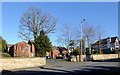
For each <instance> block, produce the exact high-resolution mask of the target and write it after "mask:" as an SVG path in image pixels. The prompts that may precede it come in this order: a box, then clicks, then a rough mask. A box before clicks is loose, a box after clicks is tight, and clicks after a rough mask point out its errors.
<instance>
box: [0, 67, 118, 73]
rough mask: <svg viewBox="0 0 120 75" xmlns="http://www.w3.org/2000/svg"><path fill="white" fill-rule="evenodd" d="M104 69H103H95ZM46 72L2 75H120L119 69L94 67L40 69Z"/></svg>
mask: <svg viewBox="0 0 120 75" xmlns="http://www.w3.org/2000/svg"><path fill="white" fill-rule="evenodd" d="M94 68H102V69H99V70H98V69H94ZM40 69H43V70H44V71H32V70H31V71H30V70H21V71H15V72H14V71H7V70H4V71H2V75H91V74H92V75H120V68H119V67H105V66H93V68H92V69H89V68H87V67H86V68H84V69H83V70H73V71H67V70H60V69H52V68H44V67H40Z"/></svg>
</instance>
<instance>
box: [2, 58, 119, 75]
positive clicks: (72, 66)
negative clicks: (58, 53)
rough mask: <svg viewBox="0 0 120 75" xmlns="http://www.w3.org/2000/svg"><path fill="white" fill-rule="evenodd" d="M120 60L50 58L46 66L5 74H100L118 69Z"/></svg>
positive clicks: (6, 73)
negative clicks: (80, 60) (83, 60)
mask: <svg viewBox="0 0 120 75" xmlns="http://www.w3.org/2000/svg"><path fill="white" fill-rule="evenodd" d="M119 68H120V62H118V61H117V62H116V61H112V62H110V61H109V62H108V61H105V62H103V61H97V62H95V61H94V62H91V61H89V62H64V61H61V60H60V59H50V60H49V59H48V60H47V64H46V65H45V66H39V67H34V68H26V69H21V70H19V71H12V72H11V71H10V72H4V73H3V75H48V74H49V75H61V74H62V75H74V74H84V75H88V74H90V73H91V74H93V75H96V74H99V73H101V72H107V71H112V70H118V69H119Z"/></svg>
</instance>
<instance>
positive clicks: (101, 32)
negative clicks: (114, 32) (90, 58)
mask: <svg viewBox="0 0 120 75" xmlns="http://www.w3.org/2000/svg"><path fill="white" fill-rule="evenodd" d="M104 35H106V34H105V30H104V29H103V28H102V27H101V25H98V26H97V27H96V36H97V37H98V40H99V50H100V54H101V50H102V48H101V37H102V36H104Z"/></svg>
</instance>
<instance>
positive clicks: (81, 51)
mask: <svg viewBox="0 0 120 75" xmlns="http://www.w3.org/2000/svg"><path fill="white" fill-rule="evenodd" d="M81 61H83V60H82V23H81Z"/></svg>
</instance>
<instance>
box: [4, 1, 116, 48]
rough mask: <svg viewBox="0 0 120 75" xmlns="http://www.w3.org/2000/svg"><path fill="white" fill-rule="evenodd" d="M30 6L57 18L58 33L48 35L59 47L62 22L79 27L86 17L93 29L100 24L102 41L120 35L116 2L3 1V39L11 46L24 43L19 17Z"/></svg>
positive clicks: (53, 43)
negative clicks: (103, 33)
mask: <svg viewBox="0 0 120 75" xmlns="http://www.w3.org/2000/svg"><path fill="white" fill-rule="evenodd" d="M30 6H34V7H37V8H39V9H41V10H42V11H44V12H48V13H50V14H51V15H52V16H53V17H55V18H57V20H58V21H57V23H56V29H57V31H55V32H56V33H53V34H49V35H48V36H49V38H50V41H51V42H52V45H54V46H58V42H57V41H56V40H57V39H58V35H59V33H60V32H61V31H60V30H59V28H60V27H61V25H62V24H63V23H68V24H70V25H71V26H72V27H75V28H80V23H81V21H82V19H84V18H85V19H86V22H88V23H90V24H93V25H94V26H97V25H101V27H102V28H103V29H104V30H105V33H106V36H104V37H103V38H106V37H114V36H118V3H117V2H3V3H2V37H3V38H4V39H5V40H6V42H7V43H8V44H16V43H18V42H20V41H23V40H22V39H20V38H18V30H19V25H20V17H21V16H22V15H23V13H24V12H25V11H26V10H27V9H28V8H29V7H30ZM83 26H84V24H83Z"/></svg>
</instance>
